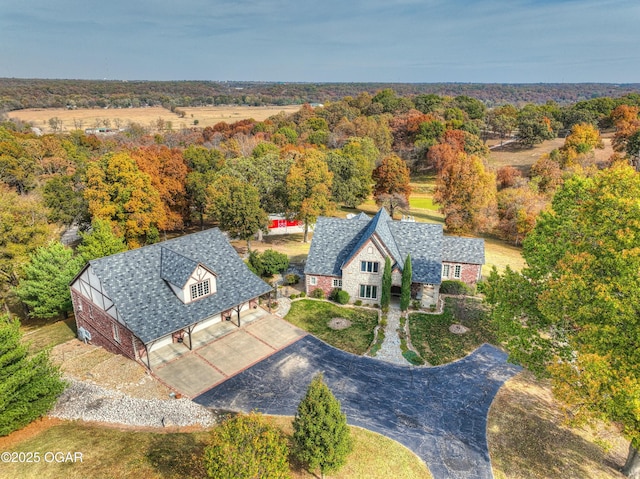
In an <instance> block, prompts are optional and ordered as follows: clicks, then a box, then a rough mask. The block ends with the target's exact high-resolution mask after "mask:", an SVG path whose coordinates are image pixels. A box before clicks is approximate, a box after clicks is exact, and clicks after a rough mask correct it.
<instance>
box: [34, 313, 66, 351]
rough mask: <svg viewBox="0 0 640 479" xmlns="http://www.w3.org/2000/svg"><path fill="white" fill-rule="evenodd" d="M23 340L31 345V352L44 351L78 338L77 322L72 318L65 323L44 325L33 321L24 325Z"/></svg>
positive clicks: (58, 322)
mask: <svg viewBox="0 0 640 479" xmlns="http://www.w3.org/2000/svg"><path fill="white" fill-rule="evenodd" d="M21 329H22V333H23V336H22V340H23V341H25V342H27V343H29V348H30V350H31V352H34V353H35V352H38V351H42V350H43V349H47V348H52V347H53V346H56V345H58V344H62V343H65V342H67V341H69V340H70V339H73V338H75V337H76V320H75V318H74V317H73V316H72V317H71V318H68V319H65V320H64V321H56V322H55V323H42V322H35V321H32V320H28V321H25V322H24V323H23V324H22V327H21Z"/></svg>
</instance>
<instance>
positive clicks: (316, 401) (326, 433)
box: [293, 374, 353, 478]
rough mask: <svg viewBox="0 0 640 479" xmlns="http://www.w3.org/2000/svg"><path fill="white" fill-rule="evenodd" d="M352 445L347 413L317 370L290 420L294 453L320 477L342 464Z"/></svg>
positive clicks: (335, 469)
mask: <svg viewBox="0 0 640 479" xmlns="http://www.w3.org/2000/svg"><path fill="white" fill-rule="evenodd" d="M352 447H353V443H352V441H351V437H350V435H349V426H347V417H346V416H345V415H344V414H343V413H342V411H341V410H340V402H339V401H338V400H337V399H336V398H335V397H334V396H333V394H332V393H331V391H330V390H329V388H328V387H327V385H326V384H325V383H324V381H323V379H322V374H318V375H317V376H316V377H314V378H313V380H312V381H311V384H310V385H309V389H307V394H306V395H305V397H304V399H303V400H302V401H301V402H300V404H299V406H298V412H297V414H296V417H295V419H294V421H293V448H294V454H295V456H296V457H297V458H298V459H299V460H300V461H301V462H302V463H304V464H306V465H307V466H308V468H309V470H310V471H311V470H315V469H318V468H319V469H320V473H321V474H322V477H323V478H324V475H325V473H327V472H335V471H337V470H338V469H340V467H342V466H343V465H344V464H345V462H346V459H347V456H348V455H349V453H350V452H351V449H352Z"/></svg>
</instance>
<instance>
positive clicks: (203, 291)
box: [191, 279, 211, 301]
mask: <svg viewBox="0 0 640 479" xmlns="http://www.w3.org/2000/svg"><path fill="white" fill-rule="evenodd" d="M210 291H211V289H210V286H209V280H208V279H205V280H204V281H200V282H199V283H196V284H192V285H191V301H193V300H194V299H198V298H202V297H203V296H207V295H208V294H209V292H210Z"/></svg>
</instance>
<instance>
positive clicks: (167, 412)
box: [49, 379, 217, 427]
mask: <svg viewBox="0 0 640 479" xmlns="http://www.w3.org/2000/svg"><path fill="white" fill-rule="evenodd" d="M69 382H70V385H69V387H68V388H67V389H66V391H65V392H64V393H62V395H61V396H60V398H59V399H58V402H57V404H56V405H55V407H54V408H53V410H52V411H51V412H50V413H49V416H52V417H57V418H60V419H81V420H83V421H98V422H106V423H114V424H124V425H129V426H147V427H163V426H164V427H169V426H192V425H201V426H205V427H208V426H212V425H214V424H215V423H216V422H217V421H216V417H217V416H216V415H215V414H214V413H212V412H211V411H209V410H208V409H206V408H204V407H202V406H199V405H197V404H196V403H194V402H193V401H191V400H189V399H184V398H181V399H168V400H162V399H140V398H133V397H131V396H128V395H126V394H123V393H121V392H118V391H114V390H111V389H106V388H103V387H100V386H97V385H95V384H91V383H87V382H83V381H77V380H74V379H71V380H69Z"/></svg>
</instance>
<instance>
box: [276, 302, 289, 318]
mask: <svg viewBox="0 0 640 479" xmlns="http://www.w3.org/2000/svg"><path fill="white" fill-rule="evenodd" d="M290 309H291V300H290V299H289V298H278V309H277V311H275V312H274V314H276V315H278V316H280V317H281V318H284V317H285V316H286V315H287V313H288V312H289V310H290Z"/></svg>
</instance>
